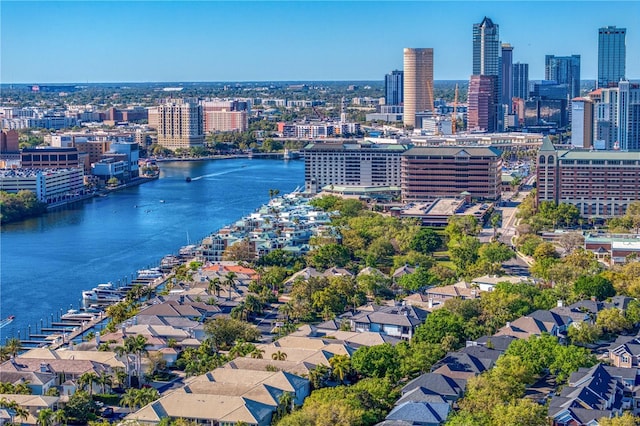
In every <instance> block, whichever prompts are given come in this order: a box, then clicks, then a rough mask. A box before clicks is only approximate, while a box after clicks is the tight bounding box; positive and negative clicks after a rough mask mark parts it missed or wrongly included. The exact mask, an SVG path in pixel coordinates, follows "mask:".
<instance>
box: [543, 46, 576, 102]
mask: <svg viewBox="0 0 640 426" xmlns="http://www.w3.org/2000/svg"><path fill="white" fill-rule="evenodd" d="M544 79H545V80H553V81H555V82H556V83H558V84H566V85H567V91H568V93H569V96H570V97H571V99H573V98H576V97H578V96H580V55H571V56H554V55H546V56H545V58H544Z"/></svg>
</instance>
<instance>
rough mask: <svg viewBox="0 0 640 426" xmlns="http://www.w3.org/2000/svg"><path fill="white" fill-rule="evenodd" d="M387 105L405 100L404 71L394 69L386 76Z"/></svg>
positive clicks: (385, 93) (399, 103)
mask: <svg viewBox="0 0 640 426" xmlns="http://www.w3.org/2000/svg"><path fill="white" fill-rule="evenodd" d="M384 99H385V104H386V105H401V104H402V102H403V100H404V71H399V70H394V71H391V72H390V73H389V74H387V75H385V76H384Z"/></svg>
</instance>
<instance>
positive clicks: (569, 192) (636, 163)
mask: <svg viewBox="0 0 640 426" xmlns="http://www.w3.org/2000/svg"><path fill="white" fill-rule="evenodd" d="M537 179H538V192H537V201H538V202H541V201H553V202H556V203H567V204H573V205H575V206H576V207H578V209H579V210H580V214H581V215H582V216H584V217H612V216H621V215H624V213H625V212H626V210H627V207H628V206H629V204H630V203H632V202H633V201H636V200H639V199H640V151H628V152H623V151H606V152H603V151H586V150H578V149H573V150H557V149H556V148H555V147H554V146H553V144H552V143H551V141H550V140H549V139H548V138H545V140H544V142H543V143H542V147H541V148H540V151H539V153H538V171H537Z"/></svg>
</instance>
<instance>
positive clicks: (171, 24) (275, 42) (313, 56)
mask: <svg viewBox="0 0 640 426" xmlns="http://www.w3.org/2000/svg"><path fill="white" fill-rule="evenodd" d="M484 16H488V17H490V18H491V19H492V20H493V21H494V22H495V23H497V24H499V25H500V37H501V40H502V41H503V42H508V43H511V44H512V45H513V46H514V62H517V61H519V62H526V63H529V74H530V78H531V79H541V78H543V77H544V55H545V54H555V55H570V54H580V55H582V78H583V79H587V78H596V73H597V67H596V65H597V32H598V28H599V27H602V26H607V25H616V26H618V27H626V28H627V77H628V78H632V79H636V78H640V54H633V53H634V52H636V53H638V52H640V28H639V27H640V18H639V17H640V1H622V2H611V1H609V2H607V1H584V0H582V1H531V2H525V1H516V0H511V1H498V2H488V1H487V2H485V1H474V2H465V1H447V2H438V1H411V2H399V1H394V2H383V1H354V2H342V1H326V2H306V1H297V2H284V1H258V2H250V1H235V2H232V1H196V2H178V1H139V2H133V1H106V2H100V1H68V2H54V1H46V2H35V1H7V0H2V1H1V2H0V17H1V22H0V31H1V33H0V48H1V49H0V81H1V82H2V83H47V82H118V81H127V82H142V81H263V80H265V81H266V80H382V79H383V76H384V74H385V73H387V72H389V71H391V70H392V69H402V49H403V48H404V47H433V48H434V56H435V58H434V72H435V78H436V79H437V80H444V79H468V78H469V75H470V74H471V34H472V26H473V24H474V23H476V22H480V21H481V20H482V18H483V17H484Z"/></svg>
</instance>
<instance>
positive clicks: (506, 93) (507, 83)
mask: <svg viewBox="0 0 640 426" xmlns="http://www.w3.org/2000/svg"><path fill="white" fill-rule="evenodd" d="M500 58H501V59H500V62H501V67H502V74H501V76H500V81H501V85H502V100H501V103H502V105H507V108H508V109H507V111H506V112H508V113H511V112H512V111H513V106H512V102H511V99H512V98H513V46H511V45H510V44H508V43H504V44H503V45H502V55H501V56H500Z"/></svg>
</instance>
